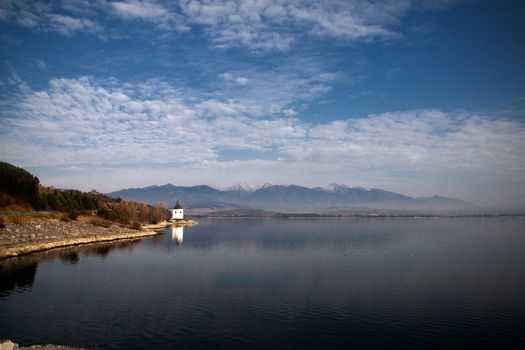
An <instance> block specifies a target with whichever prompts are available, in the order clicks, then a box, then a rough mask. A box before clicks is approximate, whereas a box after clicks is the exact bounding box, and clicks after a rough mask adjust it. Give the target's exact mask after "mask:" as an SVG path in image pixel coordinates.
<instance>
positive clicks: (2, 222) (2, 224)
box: [0, 217, 5, 228]
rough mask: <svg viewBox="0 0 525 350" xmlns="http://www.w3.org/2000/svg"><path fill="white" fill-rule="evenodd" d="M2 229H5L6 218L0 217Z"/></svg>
mask: <svg viewBox="0 0 525 350" xmlns="http://www.w3.org/2000/svg"><path fill="white" fill-rule="evenodd" d="M0 228H5V224H4V218H3V217H0Z"/></svg>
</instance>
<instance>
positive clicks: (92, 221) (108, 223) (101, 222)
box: [89, 217, 114, 228]
mask: <svg viewBox="0 0 525 350" xmlns="http://www.w3.org/2000/svg"><path fill="white" fill-rule="evenodd" d="M89 223H90V224H91V225H94V226H102V227H105V228H109V227H111V225H113V224H114V223H113V222H112V221H109V220H106V219H102V218H99V217H93V218H91V219H90V220H89Z"/></svg>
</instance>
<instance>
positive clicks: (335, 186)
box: [323, 183, 350, 192]
mask: <svg viewBox="0 0 525 350" xmlns="http://www.w3.org/2000/svg"><path fill="white" fill-rule="evenodd" d="M349 188H350V187H348V186H347V185H343V184H336V183H331V184H330V185H328V186H326V187H324V188H323V189H324V190H325V191H326V192H340V191H345V190H347V189H349Z"/></svg>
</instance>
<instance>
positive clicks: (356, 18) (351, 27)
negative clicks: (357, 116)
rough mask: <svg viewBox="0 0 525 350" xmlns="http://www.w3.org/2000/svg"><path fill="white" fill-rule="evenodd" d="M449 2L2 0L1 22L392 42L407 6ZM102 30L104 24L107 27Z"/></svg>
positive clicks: (276, 44) (221, 38) (222, 38)
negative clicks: (111, 21)
mask: <svg viewBox="0 0 525 350" xmlns="http://www.w3.org/2000/svg"><path fill="white" fill-rule="evenodd" d="M451 3H454V2H453V1H426V2H424V3H418V2H413V1H410V0H398V1H379V2H376V1H368V0H350V1H348V0H345V1H343V0H336V1H334V0H330V1H328V0H323V1H313V0H287V1H285V0H229V1H223V0H180V1H178V2H172V1H153V0H150V1H144V0H122V1H106V0H96V1H71V0H67V1H62V2H44V1H27V0H17V1H13V0H5V1H3V2H2V3H0V20H1V21H10V22H12V23H17V24H18V25H20V26H23V27H27V28H33V29H35V30H45V31H54V32H56V33H59V34H62V35H71V34H72V33H75V32H84V33H91V34H95V35H99V36H100V37H101V38H105V37H106V36H105V35H115V36H116V37H120V36H122V35H125V34H126V33H118V29H117V27H115V28H111V29H112V30H111V31H110V32H109V34H107V33H106V34H105V35H102V34H101V31H102V29H103V26H102V24H101V23H106V24H107V21H105V19H108V18H120V19H122V20H125V21H143V22H146V23H150V24H153V25H154V28H155V29H156V30H160V31H161V32H163V33H164V34H167V35H169V33H170V32H172V31H177V32H186V31H189V30H191V29H192V28H199V29H202V30H203V32H204V34H205V36H206V37H207V38H208V40H209V41H210V43H211V45H212V46H214V47H218V48H231V47H244V48H248V49H249V50H251V51H266V52H268V51H270V52H271V51H288V50H289V49H290V48H291V47H292V46H293V45H294V44H295V43H297V42H298V41H301V40H308V39H311V38H312V37H315V38H317V39H319V38H321V39H323V38H330V39H338V40H341V41H346V42H354V41H357V40H376V39H379V40H391V39H396V38H399V37H401V36H402V29H401V26H400V24H401V22H402V21H403V19H404V18H405V17H406V15H407V14H408V13H409V12H410V11H411V10H434V9H438V8H439V9H443V8H446V7H449V6H451ZM106 29H107V28H106Z"/></svg>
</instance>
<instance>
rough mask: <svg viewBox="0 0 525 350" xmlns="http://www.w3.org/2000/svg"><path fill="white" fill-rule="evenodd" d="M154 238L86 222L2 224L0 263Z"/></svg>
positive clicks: (146, 233) (144, 231)
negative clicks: (68, 248)
mask: <svg viewBox="0 0 525 350" xmlns="http://www.w3.org/2000/svg"><path fill="white" fill-rule="evenodd" d="M155 234H158V233H157V232H154V231H150V230H135V229H130V228H126V227H121V226H118V225H110V226H109V227H103V226H98V225H94V224H92V223H90V222H88V221H70V222H63V221H58V220H56V221H54V220H35V221H29V222H26V223H22V224H14V223H6V224H5V227H4V228H0V260H1V259H7V258H12V257H16V256H20V255H25V254H30V253H33V252H39V251H44V250H48V249H53V248H58V247H66V246H70V245H78V244H86V243H93V242H107V241H114V240H119V239H135V238H142V237H147V236H151V235H155Z"/></svg>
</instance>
